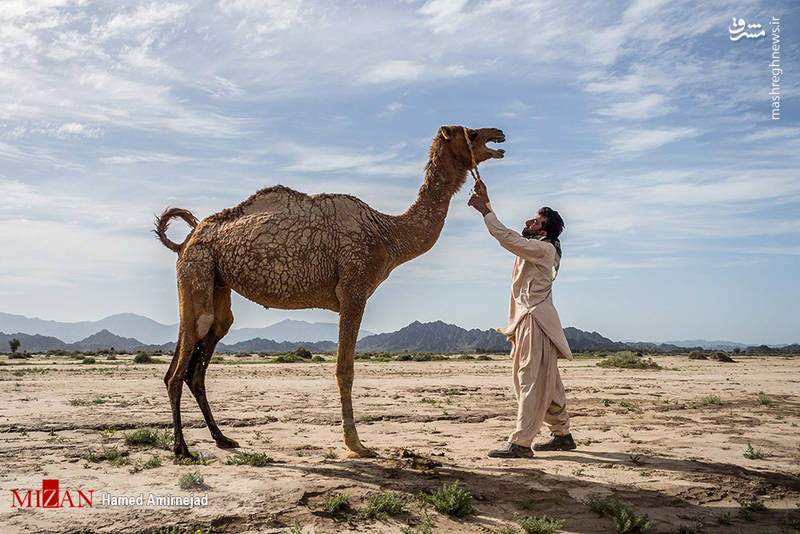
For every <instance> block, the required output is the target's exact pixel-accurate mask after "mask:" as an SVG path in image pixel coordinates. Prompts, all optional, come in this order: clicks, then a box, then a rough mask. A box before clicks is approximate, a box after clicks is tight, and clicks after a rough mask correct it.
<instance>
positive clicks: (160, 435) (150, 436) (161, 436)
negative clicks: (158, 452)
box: [125, 428, 172, 450]
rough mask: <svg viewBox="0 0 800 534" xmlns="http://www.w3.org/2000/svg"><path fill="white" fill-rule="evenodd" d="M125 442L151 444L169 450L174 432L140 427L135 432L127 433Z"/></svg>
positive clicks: (128, 443)
mask: <svg viewBox="0 0 800 534" xmlns="http://www.w3.org/2000/svg"><path fill="white" fill-rule="evenodd" d="M125 444H126V445H131V446H136V445H150V446H152V447H158V448H159V449H164V450H169V449H170V447H172V432H170V431H169V430H161V431H159V430H153V429H151V428H140V429H138V430H134V431H133V432H127V433H125Z"/></svg>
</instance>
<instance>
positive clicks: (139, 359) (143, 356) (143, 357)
mask: <svg viewBox="0 0 800 534" xmlns="http://www.w3.org/2000/svg"><path fill="white" fill-rule="evenodd" d="M133 363H153V357H152V356H150V354H149V353H147V352H145V351H143V350H140V351H139V352H137V353H136V356H134V357H133Z"/></svg>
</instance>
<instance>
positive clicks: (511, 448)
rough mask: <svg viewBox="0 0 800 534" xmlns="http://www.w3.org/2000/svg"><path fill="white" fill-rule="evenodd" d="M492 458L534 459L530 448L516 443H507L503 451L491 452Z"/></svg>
mask: <svg viewBox="0 0 800 534" xmlns="http://www.w3.org/2000/svg"><path fill="white" fill-rule="evenodd" d="M489 457H490V458H533V451H532V450H531V448H530V447H523V446H522V445H517V444H516V443H511V442H510V441H507V442H506V444H505V445H503V448H502V449H497V450H494V451H489Z"/></svg>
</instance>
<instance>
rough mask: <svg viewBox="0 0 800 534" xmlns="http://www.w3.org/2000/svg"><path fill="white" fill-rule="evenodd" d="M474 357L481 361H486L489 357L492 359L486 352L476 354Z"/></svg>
mask: <svg viewBox="0 0 800 534" xmlns="http://www.w3.org/2000/svg"><path fill="white" fill-rule="evenodd" d="M475 359H476V360H481V361H488V360H491V359H492V357H491V356H489V355H488V354H480V355H478V357H477V358H475Z"/></svg>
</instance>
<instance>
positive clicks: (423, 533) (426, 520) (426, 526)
mask: <svg viewBox="0 0 800 534" xmlns="http://www.w3.org/2000/svg"><path fill="white" fill-rule="evenodd" d="M400 532H402V533H403V534H433V523H431V518H430V516H429V515H428V511H427V510H424V509H423V510H422V522H421V523H420V524H419V526H418V527H417V528H416V529H412V528H411V527H410V526H409V527H401V528H400Z"/></svg>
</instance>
